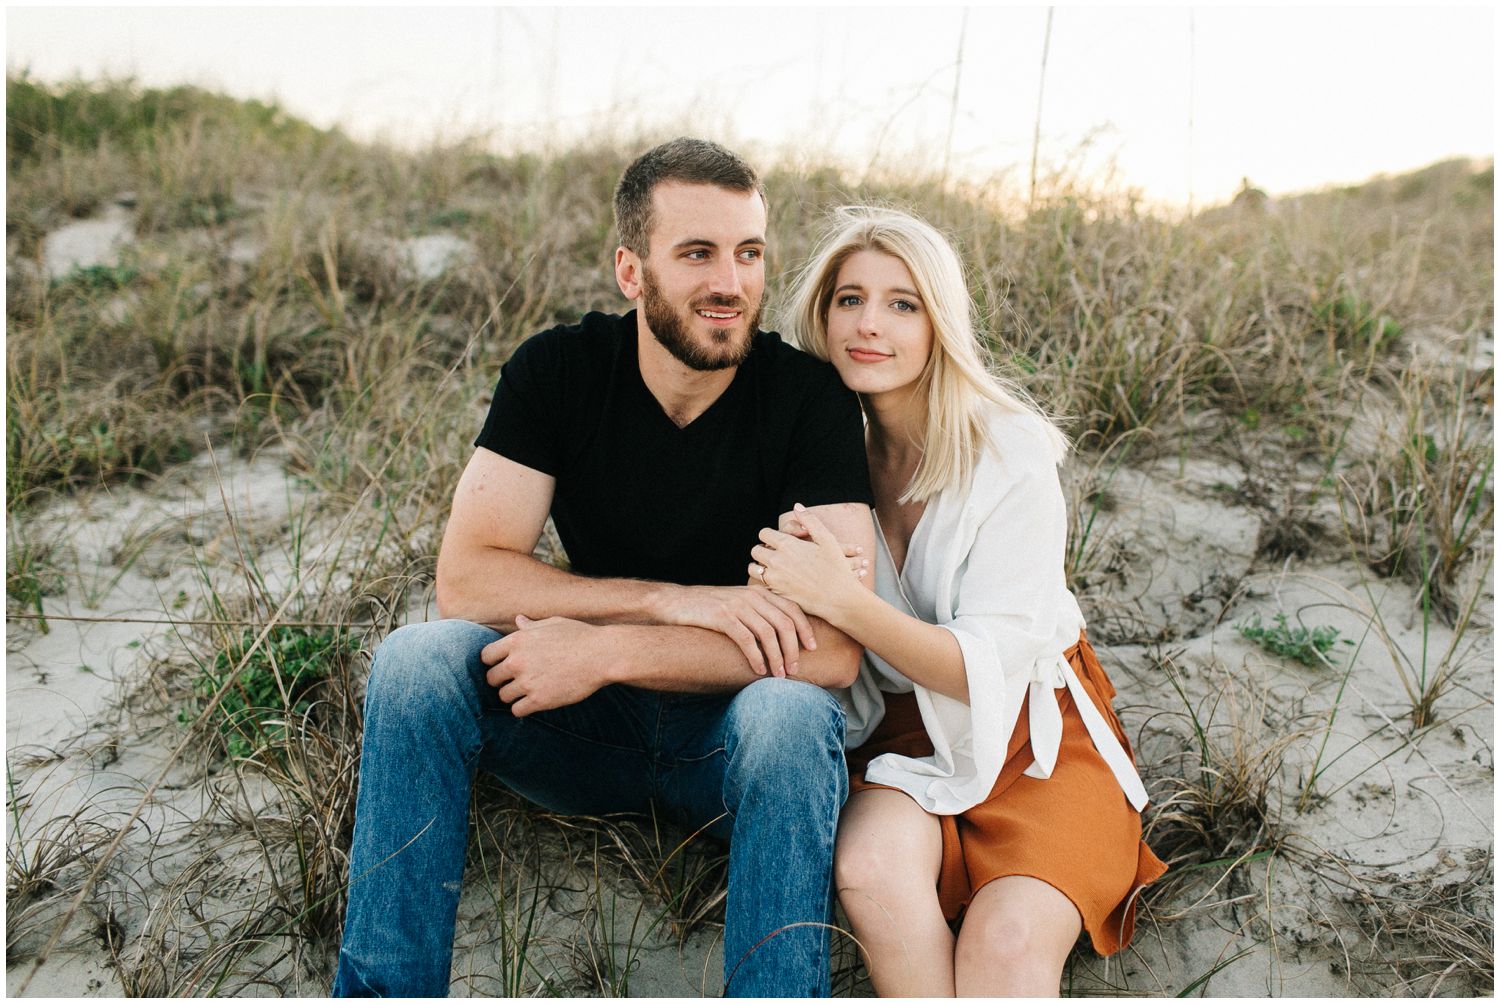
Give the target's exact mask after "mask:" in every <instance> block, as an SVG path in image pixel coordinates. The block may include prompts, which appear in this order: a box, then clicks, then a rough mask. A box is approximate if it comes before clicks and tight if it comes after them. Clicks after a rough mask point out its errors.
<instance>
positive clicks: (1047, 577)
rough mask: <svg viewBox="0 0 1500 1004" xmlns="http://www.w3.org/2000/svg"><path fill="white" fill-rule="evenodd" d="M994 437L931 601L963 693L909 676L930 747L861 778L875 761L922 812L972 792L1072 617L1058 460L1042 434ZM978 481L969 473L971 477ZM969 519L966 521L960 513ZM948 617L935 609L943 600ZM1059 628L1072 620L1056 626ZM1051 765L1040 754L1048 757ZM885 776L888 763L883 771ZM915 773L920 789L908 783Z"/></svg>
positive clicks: (991, 776)
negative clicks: (989, 462) (994, 466)
mask: <svg viewBox="0 0 1500 1004" xmlns="http://www.w3.org/2000/svg"><path fill="white" fill-rule="evenodd" d="M1031 438H1032V437H1030V436H1027V437H1025V439H1023V440H1022V441H1021V442H1019V443H1017V442H1015V441H1014V440H1012V442H1011V443H1008V444H1002V448H1003V449H1004V448H1005V447H1007V446H1008V447H1010V448H1008V449H1004V452H1005V456H1004V459H1003V460H1002V461H1000V471H999V477H998V478H995V479H994V480H993V481H991V482H990V484H989V485H987V486H981V485H980V484H977V483H976V485H975V487H976V488H980V487H988V488H990V489H991V490H992V491H993V492H994V494H992V495H991V496H990V498H989V500H987V501H988V503H989V504H988V511H984V510H985V502H982V501H981V500H980V499H979V498H978V497H975V496H972V495H971V497H970V498H968V499H967V500H966V501H965V504H964V508H966V509H967V510H968V512H967V514H966V517H967V519H969V520H974V521H976V522H977V525H974V529H973V533H972V537H970V536H969V535H968V534H959V535H958V539H960V540H963V539H969V540H971V541H972V543H971V544H970V545H969V548H968V551H967V553H965V554H962V555H959V556H957V557H958V558H959V560H958V563H957V574H956V576H955V579H954V587H953V592H952V596H951V598H950V600H949V602H948V603H947V604H944V603H942V602H941V597H940V603H939V609H938V626H940V627H942V628H944V629H946V630H947V631H949V632H951V633H952V634H953V636H954V638H956V639H957V640H958V644H959V648H960V649H961V650H962V652H963V658H964V672H965V674H966V675H967V677H968V684H969V703H967V704H965V703H964V702H962V701H958V700H954V699H953V698H950V697H946V696H944V695H942V694H938V693H936V692H933V691H930V690H927V689H926V688H922V687H918V688H916V689H917V699H918V704H919V706H920V707H921V710H922V716H923V720H924V723H925V724H926V725H927V730H928V733H929V734H930V736H931V738H932V740H933V746H934V750H935V754H934V756H933V757H932V758H930V759H929V760H926V761H918V760H910V759H906V758H901V759H902V760H904V762H901V763H897V762H895V760H896V758H882V759H888V760H889V761H891V762H888V763H885V764H882V763H881V762H880V761H879V760H877V761H876V762H875V763H872V764H871V767H870V770H869V772H868V773H867V777H868V778H869V780H871V781H881V783H886V784H890V783H892V781H890V780H882V779H881V777H879V776H878V775H880V774H882V773H883V772H884V771H885V770H886V769H891V770H892V771H895V770H899V771H900V772H901V773H904V774H906V775H907V776H908V778H909V781H908V783H907V784H899V785H896V786H897V787H902V788H903V789H905V790H908V791H909V792H910V793H911V794H912V795H913V796H914V797H916V798H917V800H918V801H919V802H920V803H922V804H923V806H924V808H927V809H928V811H930V812H938V813H942V814H953V813H957V812H962V811H964V810H965V809H968V808H970V807H972V806H973V805H976V804H978V803H979V802H980V801H982V800H983V799H984V798H985V797H986V796H987V795H988V794H989V792H990V789H991V788H993V787H994V784H995V779H996V778H997V777H998V776H999V774H1000V769H1001V768H1002V767H1003V766H1004V762H1005V754H1006V750H1007V748H1008V746H1009V744H1010V737H1011V733H1012V730H1013V728H1014V723H1015V721H1016V718H1017V716H1018V714H1019V712H1020V706H1021V702H1022V700H1023V699H1024V698H1025V696H1026V694H1027V692H1028V689H1029V688H1028V683H1029V682H1030V681H1033V680H1036V681H1038V682H1040V683H1043V685H1046V686H1050V685H1052V684H1053V683H1054V676H1055V672H1056V663H1057V661H1058V659H1059V657H1060V651H1061V650H1060V649H1059V648H1058V635H1059V632H1060V629H1061V628H1063V627H1065V625H1062V624H1061V620H1062V618H1064V617H1069V616H1071V617H1077V613H1076V611H1077V606H1076V603H1075V602H1073V601H1072V600H1071V594H1070V593H1069V592H1068V591H1067V586H1066V582H1065V580H1064V574H1063V559H1064V549H1065V546H1066V539H1067V517H1066V511H1065V508H1064V503H1063V495H1062V486H1061V484H1060V482H1059V481H1058V476H1057V467H1056V464H1055V463H1054V462H1053V460H1052V457H1051V455H1050V451H1048V450H1047V449H1046V447H1045V445H1044V444H1043V443H1041V442H1040V440H1039V439H1038V441H1036V442H1034V443H1033V442H1031V441H1030V440H1031ZM976 481H977V479H976ZM971 525H973V524H971ZM947 610H951V616H950V617H948V618H947V619H944V614H945V611H947ZM1067 627H1068V628H1069V630H1072V631H1076V630H1077V628H1076V627H1073V626H1071V625H1067ZM1048 766H1049V768H1050V764H1049V765H1048ZM891 776H892V777H895V776H896V775H895V773H892V775H891ZM912 782H915V783H916V784H917V786H918V787H919V789H921V790H920V791H913V790H911V788H910V786H909V785H910V784H911V783H912Z"/></svg>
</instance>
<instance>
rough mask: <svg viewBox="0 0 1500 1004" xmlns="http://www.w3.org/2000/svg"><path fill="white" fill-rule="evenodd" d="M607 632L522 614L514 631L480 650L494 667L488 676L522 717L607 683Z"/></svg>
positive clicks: (574, 700)
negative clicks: (536, 618)
mask: <svg viewBox="0 0 1500 1004" xmlns="http://www.w3.org/2000/svg"><path fill="white" fill-rule="evenodd" d="M604 632H605V629H603V628H599V627H595V626H594V625H592V624H585V623H583V622H582V621H575V620H570V619H569V618H567V617H548V618H547V619H546V620H540V621H534V620H532V619H531V618H529V617H525V616H521V615H517V617H516V630H515V631H513V632H512V633H510V634H508V635H506V636H505V637H504V638H501V639H500V640H499V641H495V642H491V643H490V644H488V645H486V646H485V647H484V648H483V649H482V650H481V651H480V653H479V658H480V660H481V661H482V662H483V663H484V664H485V665H486V666H489V667H490V670H489V672H487V673H485V675H484V678H485V679H486V680H488V681H489V684H490V686H492V687H496V688H498V689H499V691H500V700H502V701H504V702H505V703H507V704H509V705H510V710H511V714H513V715H515V716H516V717H517V718H524V717H525V716H527V715H529V714H531V713H532V712H533V711H546V710H548V709H550V708H561V707H565V706H567V705H569V704H577V703H578V702H579V701H581V700H583V699H584V698H585V697H588V696H589V695H590V694H592V693H594V691H596V690H598V689H599V688H600V687H602V686H604V684H605V683H607V682H608V676H607V669H606V667H607V666H608V664H609V659H610V657H611V653H610V646H609V644H608V642H607V640H606V638H605V636H604Z"/></svg>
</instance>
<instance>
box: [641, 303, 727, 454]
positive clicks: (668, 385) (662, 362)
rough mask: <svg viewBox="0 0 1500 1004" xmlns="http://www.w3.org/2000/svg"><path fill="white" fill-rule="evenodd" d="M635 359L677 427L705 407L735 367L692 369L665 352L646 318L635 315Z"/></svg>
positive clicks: (646, 381)
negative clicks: (647, 324) (647, 325)
mask: <svg viewBox="0 0 1500 1004" xmlns="http://www.w3.org/2000/svg"><path fill="white" fill-rule="evenodd" d="M636 359H637V361H638V363H639V365H640V368H641V380H642V381H644V382H645V384H646V389H647V390H649V391H650V392H651V396H652V397H654V398H656V403H657V404H659V405H661V410H662V411H663V412H665V413H666V416H667V417H668V418H670V419H671V420H672V423H673V424H674V425H676V426H677V428H679V429H681V428H685V427H686V426H688V425H690V424H691V423H692V422H693V420H694V419H696V418H697V417H698V416H699V415H701V414H703V413H704V412H705V411H707V410H708V409H709V408H710V407H711V406H712V405H713V403H714V402H715V401H717V400H718V399H719V395H721V394H723V393H724V391H726V390H728V389H729V385H730V384H731V383H733V382H734V375H735V373H736V372H738V368H737V367H734V366H731V367H729V368H728V369H722V370H695V369H693V368H692V367H691V366H688V365H686V364H685V363H683V362H682V361H681V360H679V359H678V358H677V357H676V356H674V355H672V353H670V352H668V351H667V349H666V347H665V346H664V345H662V344H661V342H659V341H657V340H656V336H655V335H653V334H652V333H651V329H650V328H648V327H646V319H645V318H644V317H639V316H637V319H636Z"/></svg>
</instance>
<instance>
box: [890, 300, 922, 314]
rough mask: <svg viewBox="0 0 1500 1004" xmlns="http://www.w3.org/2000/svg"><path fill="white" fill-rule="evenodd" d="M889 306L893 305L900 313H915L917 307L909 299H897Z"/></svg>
mask: <svg viewBox="0 0 1500 1004" xmlns="http://www.w3.org/2000/svg"><path fill="white" fill-rule="evenodd" d="M891 306H892V307H895V308H896V309H897V310H898V311H901V312H902V313H915V312H916V309H917V305H916V304H915V303H912V302H911V301H910V300H897V301H896V302H895V303H893V304H891Z"/></svg>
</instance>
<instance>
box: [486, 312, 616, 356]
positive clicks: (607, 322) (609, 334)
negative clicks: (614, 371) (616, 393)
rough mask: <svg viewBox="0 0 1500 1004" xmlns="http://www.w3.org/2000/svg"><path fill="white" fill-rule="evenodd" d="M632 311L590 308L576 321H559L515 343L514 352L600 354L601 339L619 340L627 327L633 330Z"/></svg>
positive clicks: (611, 343) (527, 354)
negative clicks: (565, 322) (557, 323)
mask: <svg viewBox="0 0 1500 1004" xmlns="http://www.w3.org/2000/svg"><path fill="white" fill-rule="evenodd" d="M631 320H632V315H630V314H626V315H623V316H621V315H619V314H606V313H603V312H602V311H598V310H591V311H589V312H588V313H587V314H584V315H583V316H582V317H581V318H579V319H578V320H577V321H576V322H574V323H573V324H559V325H556V326H555V327H551V328H548V329H547V330H545V331H539V332H537V333H536V334H534V335H532V336H531V337H530V338H527V339H526V340H525V341H523V342H521V344H520V345H518V346H516V350H515V353H513V355H525V356H549V355H550V356H558V355H582V356H585V357H588V358H598V357H600V356H601V355H603V354H602V353H600V352H599V349H600V347H601V342H604V343H608V344H610V345H616V344H619V342H620V340H621V339H622V338H624V337H625V332H626V330H627V329H631V330H633V328H634V325H633V324H632V323H630V322H631Z"/></svg>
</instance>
